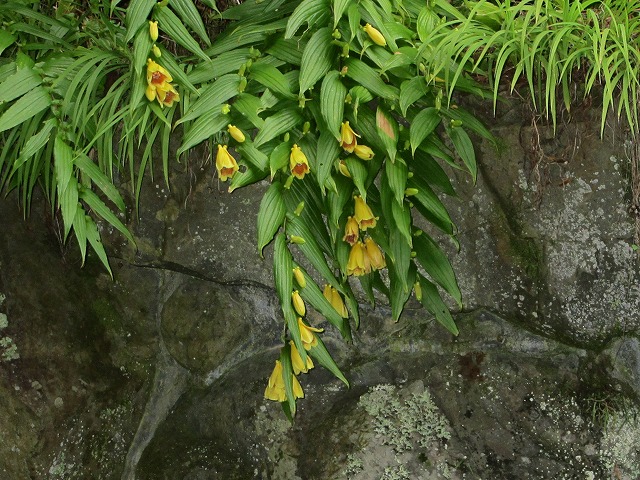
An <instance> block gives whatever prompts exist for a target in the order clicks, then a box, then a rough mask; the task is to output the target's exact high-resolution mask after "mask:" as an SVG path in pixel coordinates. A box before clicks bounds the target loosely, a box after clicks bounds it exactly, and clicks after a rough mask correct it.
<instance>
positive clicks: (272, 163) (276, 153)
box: [269, 142, 291, 178]
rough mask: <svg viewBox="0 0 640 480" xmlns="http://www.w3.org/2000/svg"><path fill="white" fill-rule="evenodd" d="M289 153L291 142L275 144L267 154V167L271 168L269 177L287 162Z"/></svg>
mask: <svg viewBox="0 0 640 480" xmlns="http://www.w3.org/2000/svg"><path fill="white" fill-rule="evenodd" d="M290 154H291V142H282V143H281V144H279V145H278V146H276V147H275V148H274V149H273V150H272V151H271V155H269V169H270V170H271V178H273V177H274V176H275V175H276V173H277V172H278V170H280V169H281V168H284V167H286V166H287V165H288V164H289V155H290Z"/></svg>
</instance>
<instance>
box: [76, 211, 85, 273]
mask: <svg viewBox="0 0 640 480" xmlns="http://www.w3.org/2000/svg"><path fill="white" fill-rule="evenodd" d="M85 215H86V214H85V211H84V208H82V205H81V204H79V203H76V215H75V217H74V219H73V231H74V233H75V234H76V240H77V241H78V247H80V255H81V256H82V264H81V266H84V259H85V257H86V255H87V222H86V220H85V219H84V217H85Z"/></svg>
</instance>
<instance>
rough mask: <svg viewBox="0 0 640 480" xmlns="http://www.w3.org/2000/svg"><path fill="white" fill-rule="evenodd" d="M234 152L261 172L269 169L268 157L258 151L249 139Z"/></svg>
mask: <svg viewBox="0 0 640 480" xmlns="http://www.w3.org/2000/svg"><path fill="white" fill-rule="evenodd" d="M236 150H238V152H239V153H240V154H241V155H242V158H243V159H244V160H246V161H248V162H249V163H251V164H252V165H254V166H255V167H256V168H258V169H260V170H261V171H266V170H267V169H268V168H269V157H268V156H267V154H266V153H263V152H261V151H260V150H258V149H257V148H256V146H255V144H254V143H253V142H251V141H250V140H249V139H247V140H245V141H244V142H243V143H241V144H239V145H238V146H237V147H236Z"/></svg>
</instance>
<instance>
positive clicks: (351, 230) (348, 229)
mask: <svg viewBox="0 0 640 480" xmlns="http://www.w3.org/2000/svg"><path fill="white" fill-rule="evenodd" d="M359 236H360V229H359V226H358V221H357V220H356V219H355V218H354V217H349V218H347V224H346V225H345V227H344V237H342V240H344V241H345V242H347V243H348V244H349V245H351V246H353V245H354V244H355V243H356V242H357V241H358V237H359Z"/></svg>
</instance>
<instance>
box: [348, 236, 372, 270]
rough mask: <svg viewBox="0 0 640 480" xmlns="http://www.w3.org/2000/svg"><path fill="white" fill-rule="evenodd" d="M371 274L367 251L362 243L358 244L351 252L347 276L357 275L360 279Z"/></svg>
mask: <svg viewBox="0 0 640 480" xmlns="http://www.w3.org/2000/svg"><path fill="white" fill-rule="evenodd" d="M370 272H371V264H370V263H369V256H368V255H367V250H366V248H365V246H364V243H362V242H356V244H355V245H354V246H353V247H351V251H350V252H349V260H348V262H347V275H355V276H356V277H359V276H361V275H364V274H366V273H370Z"/></svg>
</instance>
